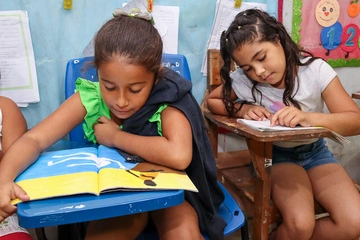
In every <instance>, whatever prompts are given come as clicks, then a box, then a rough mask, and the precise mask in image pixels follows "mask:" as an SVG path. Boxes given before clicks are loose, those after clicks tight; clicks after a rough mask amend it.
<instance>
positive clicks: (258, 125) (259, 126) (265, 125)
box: [237, 118, 350, 145]
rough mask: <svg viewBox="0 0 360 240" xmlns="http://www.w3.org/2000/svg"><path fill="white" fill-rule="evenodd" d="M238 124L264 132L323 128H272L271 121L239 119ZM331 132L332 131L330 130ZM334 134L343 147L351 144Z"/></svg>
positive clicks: (277, 126) (333, 137)
mask: <svg viewBox="0 0 360 240" xmlns="http://www.w3.org/2000/svg"><path fill="white" fill-rule="evenodd" d="M237 122H239V123H243V124H246V125H248V126H249V127H251V128H254V129H256V130H258V131H261V132H264V131H294V130H299V131H301V130H309V129H321V128H323V127H302V126H296V127H285V126H280V125H276V126H273V127H271V126H270V120H265V121H256V120H246V119H240V118H239V119H237ZM330 131H331V130H330ZM331 133H332V139H334V140H335V141H336V142H338V143H340V144H341V145H344V144H345V143H346V144H349V143H350V140H349V139H347V138H345V137H344V136H342V135H340V134H338V133H336V132H334V131H331Z"/></svg>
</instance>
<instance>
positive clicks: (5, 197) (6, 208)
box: [0, 182, 30, 223]
mask: <svg viewBox="0 0 360 240" xmlns="http://www.w3.org/2000/svg"><path fill="white" fill-rule="evenodd" d="M0 192H1V195H0V223H1V222H2V221H4V220H5V218H7V217H8V216H10V215H12V214H14V213H15V212H16V209H17V208H16V207H15V206H13V205H11V203H10V201H11V200H13V199H16V198H19V199H20V200H21V201H29V200H30V198H29V196H28V195H27V194H26V192H25V191H24V190H23V189H22V188H21V187H20V186H19V185H17V184H16V183H14V182H9V183H3V184H0Z"/></svg>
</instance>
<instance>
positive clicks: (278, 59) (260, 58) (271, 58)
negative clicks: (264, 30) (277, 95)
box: [233, 40, 286, 88]
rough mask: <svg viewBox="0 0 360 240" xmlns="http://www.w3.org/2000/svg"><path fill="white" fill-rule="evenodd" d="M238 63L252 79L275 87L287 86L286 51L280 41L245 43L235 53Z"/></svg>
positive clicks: (234, 56)
mask: <svg viewBox="0 0 360 240" xmlns="http://www.w3.org/2000/svg"><path fill="white" fill-rule="evenodd" d="M233 58H234V60H235V62H236V64H237V65H238V66H239V67H241V68H242V70H243V71H244V72H245V73H246V75H248V76H249V77H250V78H251V79H253V80H254V81H257V82H263V83H268V84H270V85H272V86H273V87H275V88H285V82H284V76H285V67H286V61H285V53H284V49H283V47H282V45H281V43H280V41H277V42H276V43H273V42H259V41H256V40H255V41H254V42H252V43H245V44H244V45H243V46H242V47H241V48H239V49H237V50H235V51H234V53H233Z"/></svg>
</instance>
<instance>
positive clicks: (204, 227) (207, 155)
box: [122, 68, 226, 240]
mask: <svg viewBox="0 0 360 240" xmlns="http://www.w3.org/2000/svg"><path fill="white" fill-rule="evenodd" d="M191 86H192V85H191V82H190V81H189V80H186V79H184V78H182V77H181V76H180V75H179V74H177V73H176V72H174V71H172V70H170V69H167V68H164V70H163V72H162V73H161V74H160V79H159V81H158V82H157V84H156V85H155V86H154V87H153V89H152V91H151V93H150V96H149V99H148V100H147V102H146V103H145V105H144V106H143V107H142V108H141V109H140V110H139V111H138V112H136V113H135V114H134V115H133V116H131V117H130V118H128V119H126V120H125V121H124V123H123V128H122V130H123V131H126V132H129V133H133V134H138V135H143V136H158V131H157V125H156V123H152V122H149V121H148V119H150V118H151V117H152V116H153V114H154V113H155V112H156V111H157V110H158V108H159V107H160V106H161V105H163V104H164V103H167V104H168V105H169V106H172V107H175V108H177V109H179V110H180V111H182V112H183V113H184V114H185V116H186V117H187V118H188V120H189V122H190V124H191V128H192V134H193V158H192V161H191V163H190V165H189V166H188V167H187V168H186V169H185V171H186V173H187V174H188V176H189V177H190V179H191V180H192V181H193V183H194V184H195V186H196V187H197V189H198V190H199V192H198V193H195V192H190V191H186V192H185V199H186V200H187V201H188V202H189V203H190V204H191V205H192V206H193V207H194V209H195V210H196V212H197V214H198V217H199V225H200V230H201V232H202V233H205V234H206V235H207V236H208V237H209V238H210V239H214V240H215V239H223V237H224V236H223V230H224V227H225V226H226V222H225V221H224V219H223V218H222V217H221V216H220V215H218V214H217V209H218V207H219V206H220V204H221V203H222V202H223V200H224V195H223V192H222V190H221V189H220V187H219V185H218V184H217V179H216V172H217V171H216V163H215V157H214V155H213V152H212V149H211V146H210V143H209V139H208V137H207V135H206V129H205V125H204V122H203V118H202V113H201V110H200V107H199V105H198V103H197V101H196V99H195V98H194V97H193V96H192V94H191V92H190V90H191Z"/></svg>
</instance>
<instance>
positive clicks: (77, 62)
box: [65, 53, 191, 143]
mask: <svg viewBox="0 0 360 240" xmlns="http://www.w3.org/2000/svg"><path fill="white" fill-rule="evenodd" d="M93 60H94V57H92V56H91V57H83V58H75V59H71V60H69V61H68V63H67V66H66V72H65V98H66V99H67V98H68V97H70V96H71V95H72V94H73V93H74V91H75V81H76V79H77V78H79V77H81V78H85V79H87V80H90V81H94V82H97V81H98V77H97V71H96V68H95V67H94V65H93V64H92V62H93ZM162 65H163V66H164V67H168V68H170V69H173V70H174V71H176V72H178V73H179V74H180V75H182V76H183V77H184V78H186V79H188V80H190V81H191V77H190V69H189V65H188V63H187V60H186V58H185V56H184V55H182V54H165V53H164V54H163V59H162ZM69 138H70V141H72V142H79V143H87V142H88V141H87V140H86V139H85V138H84V131H83V129H82V126H81V124H80V125H78V126H77V127H76V128H74V129H73V130H72V131H71V132H70V133H69Z"/></svg>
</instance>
